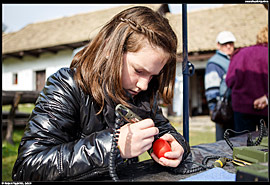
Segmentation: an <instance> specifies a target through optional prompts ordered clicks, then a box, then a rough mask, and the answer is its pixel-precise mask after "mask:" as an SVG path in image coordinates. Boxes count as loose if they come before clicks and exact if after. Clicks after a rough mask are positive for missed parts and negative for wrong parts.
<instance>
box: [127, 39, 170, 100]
mask: <svg viewBox="0 0 270 185" xmlns="http://www.w3.org/2000/svg"><path fill="white" fill-rule="evenodd" d="M145 43H146V44H145V45H144V47H142V48H141V49H140V50H139V51H137V52H126V53H125V54H124V56H123V71H122V86H123V88H124V89H125V90H127V91H128V92H129V93H130V94H131V95H132V97H134V96H135V95H137V94H138V93H139V92H141V91H146V90H147V87H148V83H149V82H150V80H151V79H152V77H153V76H155V75H158V74H159V73H160V71H161V69H162V68H163V67H164V65H165V64H166V62H167V60H168V59H169V54H168V53H166V52H165V51H164V50H163V49H161V48H159V47H155V48H153V47H152V46H151V45H150V44H149V43H148V42H145Z"/></svg>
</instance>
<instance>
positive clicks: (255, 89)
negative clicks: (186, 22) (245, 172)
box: [226, 26, 268, 132]
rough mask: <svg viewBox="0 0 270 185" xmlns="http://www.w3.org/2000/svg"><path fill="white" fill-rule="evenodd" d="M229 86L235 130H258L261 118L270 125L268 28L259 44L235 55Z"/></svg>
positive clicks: (242, 49) (229, 74)
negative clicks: (269, 114)
mask: <svg viewBox="0 0 270 185" xmlns="http://www.w3.org/2000/svg"><path fill="white" fill-rule="evenodd" d="M226 83H227V86H228V87H230V88H231V89H232V108H233V111H234V130H235V131H238V132H239V131H243V130H249V131H255V130H256V125H259V123H260V120H261V119H264V121H265V122H266V123H268V26H266V27H265V28H263V29H262V31H260V32H259V33H258V35H257V44H256V45H253V46H249V47H244V48H241V49H239V50H237V51H236V52H235V53H234V54H233V56H232V58H231V62H230V65H229V69H228V72H227V76H226Z"/></svg>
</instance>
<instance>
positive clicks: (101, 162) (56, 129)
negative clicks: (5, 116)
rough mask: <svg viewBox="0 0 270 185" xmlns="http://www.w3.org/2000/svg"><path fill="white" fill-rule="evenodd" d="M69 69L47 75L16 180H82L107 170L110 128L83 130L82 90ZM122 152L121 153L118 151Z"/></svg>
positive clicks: (20, 154) (22, 146) (20, 155)
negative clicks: (81, 117) (86, 133)
mask: <svg viewBox="0 0 270 185" xmlns="http://www.w3.org/2000/svg"><path fill="white" fill-rule="evenodd" d="M68 73H72V71H71V70H70V69H66V70H60V71H59V72H57V73H55V74H54V75H52V76H51V77H49V78H48V80H47V82H46V85H45V87H44V89H43V91H42V92H41V93H40V95H39V97H38V99H37V102H36V106H35V108H34V110H33V112H32V114H31V116H30V118H29V122H28V124H27V126H26V129H25V133H24V136H23V138H22V140H21V143H20V146H19V149H18V157H17V160H16V162H15V165H14V168H13V172H12V178H13V180H15V181H44V180H46V181H52V180H80V179H85V178H89V177H91V176H92V175H95V174H97V173H101V172H102V171H107V167H108V159H109V156H108V155H109V153H110V148H111V133H112V130H111V129H105V130H102V131H99V132H94V133H92V134H90V135H87V136H82V134H81V133H80V128H79V127H80V123H79V111H80V107H79V104H80V98H81V97H80V95H81V93H80V92H79V91H80V89H79V88H78V87H76V85H75V84H74V83H75V82H74V81H73V78H71V76H72V75H71V74H68ZM119 155H120V154H119Z"/></svg>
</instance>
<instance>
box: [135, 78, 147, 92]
mask: <svg viewBox="0 0 270 185" xmlns="http://www.w3.org/2000/svg"><path fill="white" fill-rule="evenodd" d="M148 83H149V79H146V78H140V79H139V80H138V82H137V84H136V86H137V87H138V88H139V89H140V90H141V91H146V90H147V88H148Z"/></svg>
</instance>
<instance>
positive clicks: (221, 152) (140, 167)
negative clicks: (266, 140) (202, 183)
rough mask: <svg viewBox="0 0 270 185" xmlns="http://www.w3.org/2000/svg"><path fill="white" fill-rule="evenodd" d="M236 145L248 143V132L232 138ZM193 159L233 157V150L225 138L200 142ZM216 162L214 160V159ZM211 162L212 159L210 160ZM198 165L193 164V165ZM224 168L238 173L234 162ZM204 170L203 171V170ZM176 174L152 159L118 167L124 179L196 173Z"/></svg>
mask: <svg viewBox="0 0 270 185" xmlns="http://www.w3.org/2000/svg"><path fill="white" fill-rule="evenodd" d="M251 134H252V138H253V139H255V138H256V137H258V135H259V132H252V133H251ZM230 141H231V142H232V144H233V146H234V147H238V146H246V145H247V134H243V135H241V136H237V137H232V138H230ZM191 153H192V159H193V161H194V162H197V163H200V164H201V162H202V160H203V159H204V157H205V156H216V155H218V156H227V157H230V158H232V155H233V151H232V150H231V148H230V147H229V145H228V144H227V143H226V141H225V140H220V141H218V142H215V143H208V144H200V145H196V146H192V147H191ZM212 162H214V161H212ZM209 164H211V163H210V161H209ZM193 166H194V167H195V166H197V165H196V164H192V167H193ZM223 169H224V170H226V171H228V172H230V173H236V168H235V166H234V165H233V164H232V163H227V164H226V165H225V166H224V167H223ZM201 172H202V171H201ZM201 172H196V173H192V174H185V175H181V174H175V173H172V172H171V171H169V170H168V169H167V168H166V167H163V166H161V165H159V164H157V163H155V162H154V161H153V160H152V159H150V160H146V161H142V162H139V163H134V164H130V165H128V166H122V167H121V166H119V167H118V168H117V174H118V177H119V179H120V180H123V181H179V180H181V179H185V178H187V177H190V176H193V175H195V174H198V173H201Z"/></svg>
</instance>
